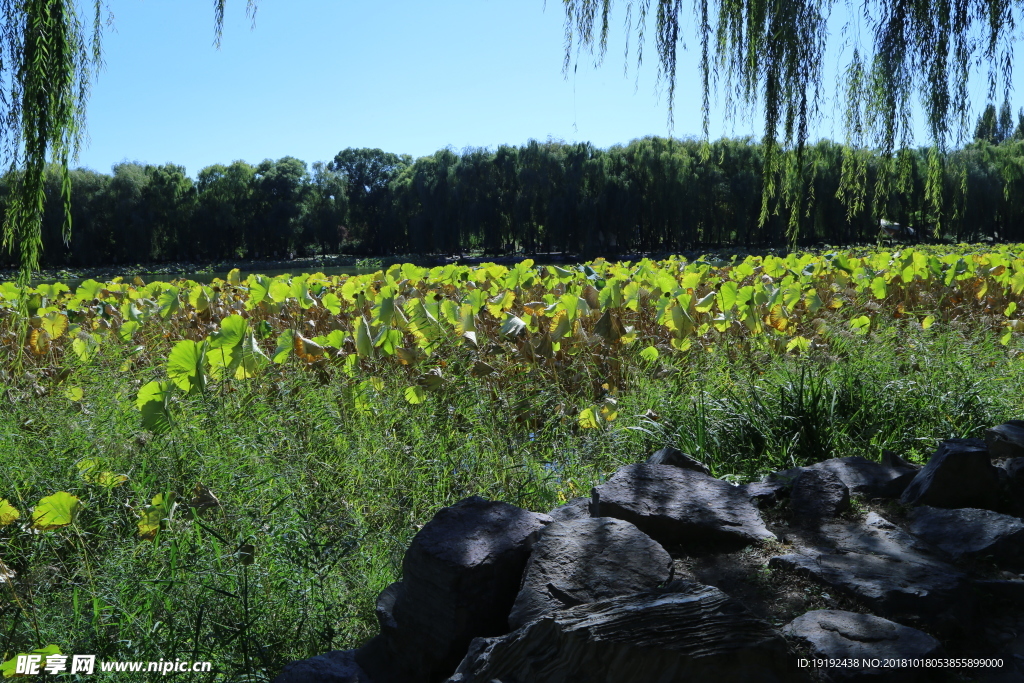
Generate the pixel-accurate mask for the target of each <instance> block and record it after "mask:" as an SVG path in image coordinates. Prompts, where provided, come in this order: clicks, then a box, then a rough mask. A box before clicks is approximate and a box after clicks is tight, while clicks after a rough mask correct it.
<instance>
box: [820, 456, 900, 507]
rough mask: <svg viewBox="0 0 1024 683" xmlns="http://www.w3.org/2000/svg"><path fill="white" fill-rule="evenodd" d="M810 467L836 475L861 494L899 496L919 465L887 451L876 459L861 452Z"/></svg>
mask: <svg viewBox="0 0 1024 683" xmlns="http://www.w3.org/2000/svg"><path fill="white" fill-rule="evenodd" d="M810 469H816V470H826V471H829V472H832V473H833V474H835V475H837V476H838V477H839V478H840V479H841V480H842V482H843V483H844V484H846V487H847V488H848V489H850V493H852V494H853V495H855V496H862V497H864V498H899V496H900V494H901V493H903V490H904V489H905V488H906V487H907V485H908V484H910V482H911V481H912V480H913V478H914V476H915V475H916V474H917V472H918V469H920V468H918V467H916V466H914V465H911V464H910V463H908V462H907V461H906V460H904V459H903V458H901V457H900V456H898V455H896V454H895V453H892V452H890V451H885V452H884V453H883V454H882V462H881V463H877V462H873V461H871V460H867V459H865V458H862V457H860V456H851V457H848V458H832V459H831V460H824V461H822V462H819V463H817V464H815V465H811V467H810Z"/></svg>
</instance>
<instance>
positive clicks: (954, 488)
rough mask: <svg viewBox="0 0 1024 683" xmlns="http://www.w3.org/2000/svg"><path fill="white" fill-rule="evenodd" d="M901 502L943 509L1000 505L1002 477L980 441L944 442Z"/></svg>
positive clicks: (987, 508) (915, 478)
mask: <svg viewBox="0 0 1024 683" xmlns="http://www.w3.org/2000/svg"><path fill="white" fill-rule="evenodd" d="M900 501H901V502H902V503H904V504H906V505H930V506H932V507H940V508H969V507H971V508H984V509H986V510H992V509H994V508H995V507H996V506H998V505H999V477H998V476H997V473H996V468H995V467H993V466H992V460H991V458H990V457H989V452H988V448H987V447H986V446H985V443H984V442H983V441H981V440H979V439H949V440H948V441H943V442H942V443H941V444H940V445H939V448H938V450H937V451H935V455H933V456H932V457H931V459H930V460H929V461H928V464H927V465H925V466H924V467H923V468H922V469H921V471H920V472H918V473H917V476H915V477H914V480H913V481H912V482H910V485H909V486H907V488H906V490H905V491H904V492H903V495H902V496H901V497H900Z"/></svg>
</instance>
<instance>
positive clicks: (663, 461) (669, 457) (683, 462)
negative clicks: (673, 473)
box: [647, 446, 711, 474]
mask: <svg viewBox="0 0 1024 683" xmlns="http://www.w3.org/2000/svg"><path fill="white" fill-rule="evenodd" d="M647 464H648V465H672V466H673V467H682V468H683V469H684V470H693V471H694V472H701V473H702V474H711V470H709V469H708V466H707V465H705V464H704V463H702V462H701V461H699V460H696V459H694V458H692V457H690V456H689V455H687V454H686V453H683V452H682V451H680V450H677V449H675V448H672V447H671V446H666V447H665V448H662V449H661V450H659V451H655V452H654V453H653V454H652V455H651V457H649V458H647Z"/></svg>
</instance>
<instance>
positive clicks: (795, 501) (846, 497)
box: [789, 468, 850, 524]
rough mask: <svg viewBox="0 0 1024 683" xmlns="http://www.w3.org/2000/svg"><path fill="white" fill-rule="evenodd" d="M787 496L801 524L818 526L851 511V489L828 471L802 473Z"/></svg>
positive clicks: (836, 475) (833, 473) (806, 471)
mask: <svg viewBox="0 0 1024 683" xmlns="http://www.w3.org/2000/svg"><path fill="white" fill-rule="evenodd" d="M789 496H790V497H789V506H790V509H791V510H792V511H793V516H794V517H795V518H796V519H797V520H798V521H799V522H802V523H810V524H817V523H818V522H820V521H821V520H823V519H828V518H829V517H835V516H836V515H838V514H839V513H840V512H844V511H845V510H848V509H849V508H850V489H848V488H847V487H846V484H844V483H843V480H842V479H840V478H839V475H838V474H836V473H835V472H832V471H830V470H827V469H820V470H819V469H813V468H808V469H806V470H804V471H803V472H802V473H801V474H800V476H798V477H797V478H796V481H795V482H794V483H793V490H792V491H791V492H790V494H789Z"/></svg>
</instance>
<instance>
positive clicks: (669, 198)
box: [0, 110, 1024, 267]
mask: <svg viewBox="0 0 1024 683" xmlns="http://www.w3.org/2000/svg"><path fill="white" fill-rule="evenodd" d="M993 114H994V110H993V112H986V114H983V115H982V117H981V119H979V125H978V132H977V139H976V140H975V141H974V142H972V143H970V144H968V145H966V146H964V147H963V148H962V149H958V150H953V151H950V152H948V153H947V154H945V155H942V156H940V157H938V158H937V159H936V158H934V157H933V156H930V155H931V152H930V151H929V150H928V149H926V148H921V149H916V150H914V149H911V150H905V151H903V152H901V153H899V154H897V155H896V156H895V157H888V156H883V155H880V154H874V153H871V152H869V151H867V150H853V149H850V148H846V147H844V146H843V145H841V144H838V143H835V142H830V141H821V142H818V143H817V144H815V145H809V146H807V147H806V148H804V150H803V153H802V155H801V157H800V159H799V160H798V161H794V162H792V163H790V164H789V165H788V166H787V167H784V168H782V169H780V170H779V171H778V172H777V173H776V174H775V176H774V177H773V176H769V179H770V180H773V181H774V182H777V183H778V184H779V187H781V188H782V191H780V192H777V193H775V195H774V196H775V198H774V199H771V200H770V201H769V203H768V211H767V213H766V214H765V215H763V216H762V195H763V193H764V192H765V189H766V188H765V175H764V173H763V170H764V165H765V154H764V147H763V146H762V145H761V144H760V143H758V142H756V141H754V140H752V139H750V138H743V139H722V140H719V141H717V142H713V143H704V142H701V141H696V140H676V139H667V138H659V137H647V138H643V139H638V140H634V141H633V142H631V143H629V144H628V145H618V146H613V147H611V148H608V149H598V148H595V147H594V146H593V145H591V144H588V143H574V144H567V143H563V142H556V141H548V142H538V141H535V140H531V141H530V142H528V143H527V144H525V145H522V146H515V147H514V146H501V147H498V148H497V149H495V150H489V149H466V150H463V151H462V152H461V153H458V152H455V151H453V150H451V149H442V150H439V151H437V152H435V153H434V154H432V155H429V156H425V157H421V158H419V159H416V160H413V159H412V158H411V157H410V156H408V155H397V154H392V153H388V152H384V151H382V150H379V149H351V148H350V149H346V150H344V151H342V152H340V153H338V155H337V156H335V158H334V159H333V160H332V161H330V162H327V163H323V162H317V163H314V164H312V167H311V168H310V167H309V166H307V164H306V163H305V162H303V161H301V160H299V159H296V158H294V157H284V158H282V159H278V160H276V161H272V160H266V161H263V162H261V163H260V164H258V165H255V166H253V165H250V164H248V163H246V162H244V161H236V162H234V163H232V164H230V165H228V166H224V165H220V164H216V165H213V166H209V167H207V168H204V169H202V170H201V171H199V173H198V174H197V177H196V179H195V180H193V179H192V178H190V177H189V176H188V175H187V174H186V171H185V169H184V168H183V167H181V166H176V165H173V164H164V165H161V166H153V165H145V164H140V163H121V164H117V165H116V166H114V168H113V173H112V174H109V175H108V174H104V173H97V172H95V171H92V170H87V169H76V170H72V171H71V205H70V211H71V219H72V224H73V230H72V232H71V235H70V240H69V241H68V242H65V240H64V236H65V233H64V230H63V225H64V219H65V206H64V203H63V201H62V183H61V174H60V172H59V169H58V168H57V167H50V168H48V169H47V172H46V174H45V189H46V202H45V206H44V212H43V226H42V232H43V247H44V250H43V252H42V255H43V260H44V263H45V264H46V265H48V266H52V267H63V266H79V267H81V266H89V265H99V264H108V263H143V262H159V261H174V260H186V261H214V260H223V259H232V258H251V259H271V258H285V257H287V256H292V255H318V254H339V253H344V254H353V255H393V254H458V253H465V252H468V251H482V252H484V253H485V254H488V255H500V254H511V253H520V252H525V253H571V254H578V255H585V256H587V255H601V254H605V255H616V254H626V253H635V252H669V251H680V250H688V249H699V248H721V247H729V246H746V247H779V246H785V245H786V244H788V243H789V240H788V238H787V227H788V226H789V225H790V224H791V222H794V221H795V224H796V225H797V226H798V232H797V235H798V239H797V243H798V244H799V245H802V246H808V245H812V244H822V243H825V244H852V243H858V242H874V241H875V240H876V239H877V238H878V225H879V219H880V218H886V219H889V220H892V221H896V222H899V223H902V224H904V225H910V226H913V227H914V228H915V229H916V232H917V234H918V235H922V234H924V235H931V234H932V232H933V230H934V228H935V226H936V225H938V226H939V230H940V231H941V233H942V234H943V235H945V236H947V237H948V238H951V239H954V240H956V241H975V240H980V239H986V238H991V239H996V240H1000V241H1020V242H1024V117H1021V121H1019V122H1018V125H1017V126H1016V129H1014V127H1013V126H1012V125H1011V126H1009V127H1007V126H1008V124H1007V123H1006V116H1005V115H1004V116H993ZM986 117H987V118H986ZM986 122H987V123H986ZM791 158H794V159H795V158H796V157H795V156H793V155H791ZM851 163H852V164H855V170H856V172H859V173H862V174H863V175H864V179H865V180H866V182H865V183H863V188H864V190H863V194H862V196H860V197H853V198H851V197H850V196H849V194H848V193H849V191H850V190H849V187H848V186H845V185H844V184H843V177H842V176H843V169H844V165H847V166H848V165H849V164H851ZM932 163H939V164H940V165H941V169H942V178H943V183H944V186H945V191H944V196H943V199H942V208H941V211H939V212H936V211H935V210H934V208H933V207H932V205H931V204H930V202H929V201H928V197H927V196H926V194H927V191H926V182H925V178H926V174H927V173H928V167H929V164H932ZM886 164H889V165H890V166H889V168H890V170H891V168H892V165H893V164H895V165H903V168H904V169H905V170H908V172H906V173H903V174H892V173H885V172H883V171H884V169H885V168H886ZM857 169H859V170H857ZM14 180H16V179H14V178H12V177H11V174H8V175H7V176H5V177H3V178H0V211H6V210H7V206H8V198H9V191H10V188H11V186H12V181H14ZM844 193H846V194H844ZM851 207H852V208H851ZM15 258H16V255H14V254H12V253H5V254H3V255H2V256H0V260H3V261H4V262H6V263H8V264H14V262H15Z"/></svg>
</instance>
